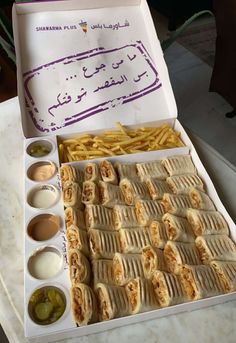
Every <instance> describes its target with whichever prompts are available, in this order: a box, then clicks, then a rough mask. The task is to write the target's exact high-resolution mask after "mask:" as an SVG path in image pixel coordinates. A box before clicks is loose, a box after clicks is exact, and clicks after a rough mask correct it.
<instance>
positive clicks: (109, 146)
mask: <svg viewBox="0 0 236 343" xmlns="http://www.w3.org/2000/svg"><path fill="white" fill-rule="evenodd" d="M116 126H117V130H111V131H104V132H103V133H102V134H100V135H97V136H93V135H90V134H81V135H80V136H78V137H76V138H73V139H64V140H61V141H59V156H60V161H61V163H65V162H73V161H81V160H92V159H95V158H100V157H108V156H114V155H126V154H134V153H140V152H144V151H153V150H161V149H169V148H175V147H181V146H184V144H183V142H182V141H181V139H180V132H177V131H175V130H174V129H172V128H171V127H170V126H169V125H168V124H164V125H162V126H160V127H141V128H138V129H128V128H126V127H124V126H123V125H122V124H121V123H119V122H118V123H116Z"/></svg>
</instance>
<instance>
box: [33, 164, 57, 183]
mask: <svg viewBox="0 0 236 343" xmlns="http://www.w3.org/2000/svg"><path fill="white" fill-rule="evenodd" d="M55 172H56V166H55V164H54V163H52V162H38V163H35V164H33V165H32V166H31V167H30V168H29V170H28V177H29V178H30V179H31V180H33V181H46V180H49V179H51V178H52V177H53V176H54V175H55Z"/></svg>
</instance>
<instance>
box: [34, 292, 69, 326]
mask: <svg viewBox="0 0 236 343" xmlns="http://www.w3.org/2000/svg"><path fill="white" fill-rule="evenodd" d="M65 308H66V297H65V295H64V293H63V291H62V290H61V289H60V288H58V287H54V286H45V287H42V288H39V289H37V290H36V291H34V292H33V294H32V295H31V297H30V299H29V304H28V312H29V316H30V318H31V319H32V320H33V321H34V322H35V323H36V324H39V325H49V324H52V323H54V322H56V321H57V320H58V319H59V318H60V317H61V316H62V315H63V313H64V312H65Z"/></svg>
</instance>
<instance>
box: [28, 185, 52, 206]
mask: <svg viewBox="0 0 236 343" xmlns="http://www.w3.org/2000/svg"><path fill="white" fill-rule="evenodd" d="M55 201H56V192H54V191H52V190H51V189H47V188H41V189H38V190H35V192H34V193H33V194H32V196H31V199H30V205H31V206H33V207H36V208H49V207H51V206H52V205H53V204H54V203H55Z"/></svg>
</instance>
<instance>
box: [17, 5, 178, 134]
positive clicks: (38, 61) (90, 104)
mask: <svg viewBox="0 0 236 343" xmlns="http://www.w3.org/2000/svg"><path fill="white" fill-rule="evenodd" d="M99 5H100V6H101V7H99ZM85 6H86V5H85V2H84V1H76V2H75V1H71V0H68V1H51V2H46V3H45V2H40V3H30V4H27V3H23V4H17V5H15V7H14V10H13V19H14V36H15V42H16V52H17V64H18V65H17V66H18V90H19V101H20V105H21V111H22V125H23V130H24V134H25V136H26V137H34V136H44V135H48V134H52V133H56V134H62V133H63V134H65V133H70V132H80V131H88V130H91V129H100V128H106V127H111V126H113V124H115V122H117V121H120V122H122V123H124V124H139V123H142V122H146V123H147V122H151V121H154V120H163V119H168V118H176V117H177V109H176V103H175V99H174V96H173V92H172V89H171V85H170V81H169V76H168V71H167V67H166V64H165V61H164V58H163V53H162V50H161V47H160V43H159V41H158V39H157V36H156V32H155V28H154V25H153V22H152V18H151V15H150V12H149V9H148V6H147V3H146V1H145V0H142V1H137V0H136V1H134V0H132V1H126V2H124V1H117V0H115V1H109V2H108V1H106V0H103V1H95V0H92V1H89V8H86V7H85ZM105 6H107V7H105Z"/></svg>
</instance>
